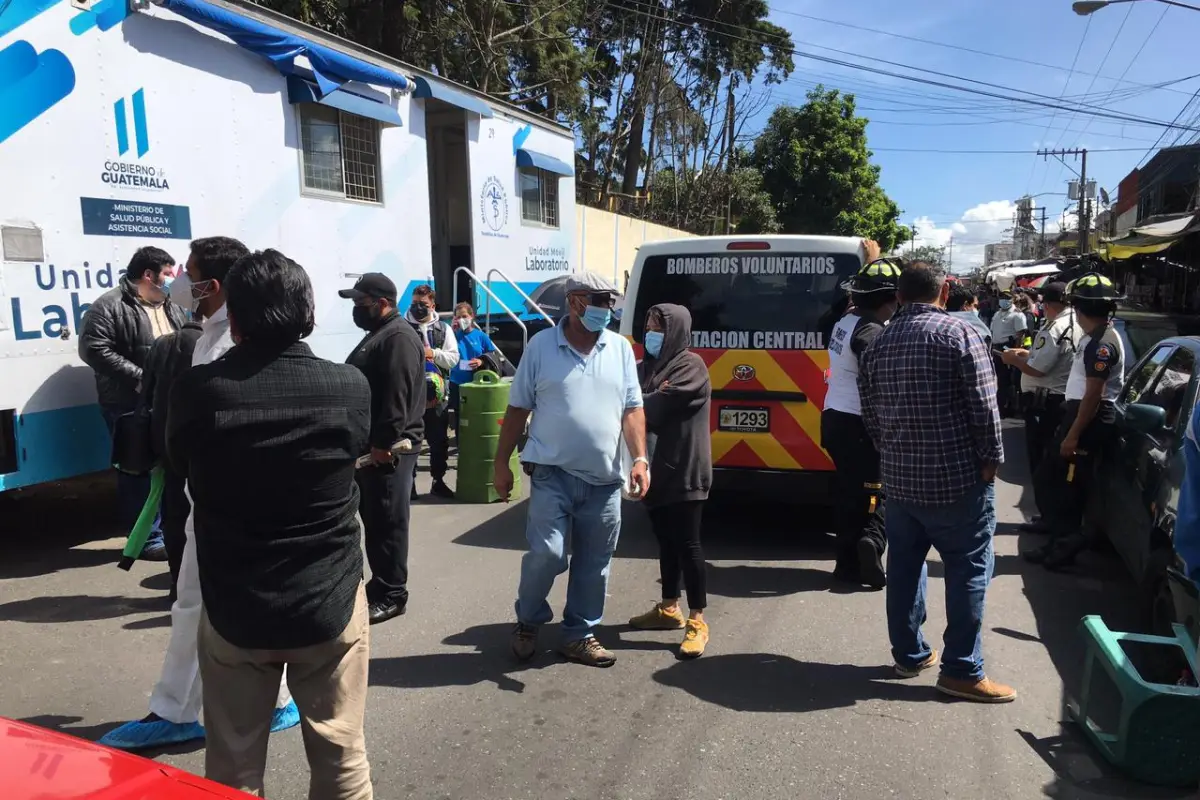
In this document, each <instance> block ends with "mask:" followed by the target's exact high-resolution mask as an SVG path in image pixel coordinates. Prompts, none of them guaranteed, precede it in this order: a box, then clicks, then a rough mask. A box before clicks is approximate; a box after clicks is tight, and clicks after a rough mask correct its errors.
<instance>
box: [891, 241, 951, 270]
mask: <svg viewBox="0 0 1200 800" xmlns="http://www.w3.org/2000/svg"><path fill="white" fill-rule="evenodd" d="M900 255H902V256H904V257H905V258H907V259H908V260H909V261H924V262H926V263H929V264H933V265H934V266H936V267H945V266H946V248H944V247H938V246H937V245H933V244H923V245H921V246H920V247H914V248H912V249H911V250H905V249H904V248H903V247H901V248H900Z"/></svg>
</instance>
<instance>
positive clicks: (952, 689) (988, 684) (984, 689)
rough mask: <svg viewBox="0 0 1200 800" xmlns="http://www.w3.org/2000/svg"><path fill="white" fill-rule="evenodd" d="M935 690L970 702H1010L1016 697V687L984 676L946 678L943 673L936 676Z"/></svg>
mask: <svg viewBox="0 0 1200 800" xmlns="http://www.w3.org/2000/svg"><path fill="white" fill-rule="evenodd" d="M937 690H938V691H939V692H941V693H942V694H948V695H950V696H951V697H957V698H959V699H960V700H970V701H971V702H972V703H1011V702H1012V701H1013V700H1016V699H1017V690H1016V689H1014V688H1012V687H1011V686H1005V685H1004V684H1003V683H996V682H995V681H991V680H988V679H987V678H986V677H983V678H980V679H979V680H977V681H972V680H962V679H961V678H947V677H946V676H945V675H943V676H942V677H940V678H938V682H937Z"/></svg>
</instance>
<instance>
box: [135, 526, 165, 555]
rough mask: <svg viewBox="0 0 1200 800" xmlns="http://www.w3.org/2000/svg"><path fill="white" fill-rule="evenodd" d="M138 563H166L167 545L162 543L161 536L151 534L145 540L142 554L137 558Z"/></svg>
mask: <svg viewBox="0 0 1200 800" xmlns="http://www.w3.org/2000/svg"><path fill="white" fill-rule="evenodd" d="M138 559H139V560H140V561H166V560H167V544H166V542H164V541H163V535H162V534H161V533H160V534H157V535H155V534H151V536H150V538H149V539H147V540H146V544H144V545H143V546H142V554H141V555H140V556H138Z"/></svg>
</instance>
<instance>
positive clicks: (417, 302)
mask: <svg viewBox="0 0 1200 800" xmlns="http://www.w3.org/2000/svg"><path fill="white" fill-rule="evenodd" d="M404 318H405V319H407V320H408V322H409V324H410V325H412V326H413V327H414V328H415V329H416V331H417V334H418V335H420V337H421V341H422V342H423V343H424V344H425V362H426V364H425V369H426V371H427V372H432V371H434V370H436V371H438V372H440V373H441V374H442V377H443V378H447V377H448V376H449V375H450V370H452V369H454V368H455V367H457V366H458V339H457V337H455V335H454V329H453V328H451V327H450V323H448V322H443V321H442V319H441V317H439V316H438V313H437V297H436V295H434V293H433V287H432V286H429V285H428V284H423V285H421V286H418V287H417V288H415V289H413V297H412V305H410V306H409V309H408V313H407V314H406V315H405V317H404ZM449 422H450V418H449V417H448V416H447V415H446V409H445V408H441V407H434V408H429V409H426V411H425V441H426V442H427V443H428V444H429V476H430V477H431V478H433V488H432V489H431V490H430V493H431V494H434V495H436V496H438V497H444V498H447V499H450V498H453V497H454V491H453V490H452V489H451V488H450V487H449V486H447V485H446V480H445V478H446V470H447V469H449V458H450V439H449V433H448V431H449ZM413 475H414V476H415V475H416V470H415V467H414V471H413ZM416 498H417V485H416V483H415V482H414V483H413V488H412V499H414V500H415V499H416Z"/></svg>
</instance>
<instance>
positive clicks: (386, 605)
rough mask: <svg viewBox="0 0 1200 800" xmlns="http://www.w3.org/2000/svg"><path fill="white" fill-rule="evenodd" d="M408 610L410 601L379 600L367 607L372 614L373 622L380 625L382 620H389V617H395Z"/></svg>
mask: <svg viewBox="0 0 1200 800" xmlns="http://www.w3.org/2000/svg"><path fill="white" fill-rule="evenodd" d="M407 610H408V602H407V601H405V602H403V603H393V602H392V601H391V600H378V601H376V602H374V603H371V605H370V606H369V607H368V609H367V613H368V614H369V615H370V618H371V624H372V625H378V624H379V623H381V622H387V621H388V620H389V619H395V618H396V617H398V616H400V615H401V614H403V613H404V612H405V611H407Z"/></svg>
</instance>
